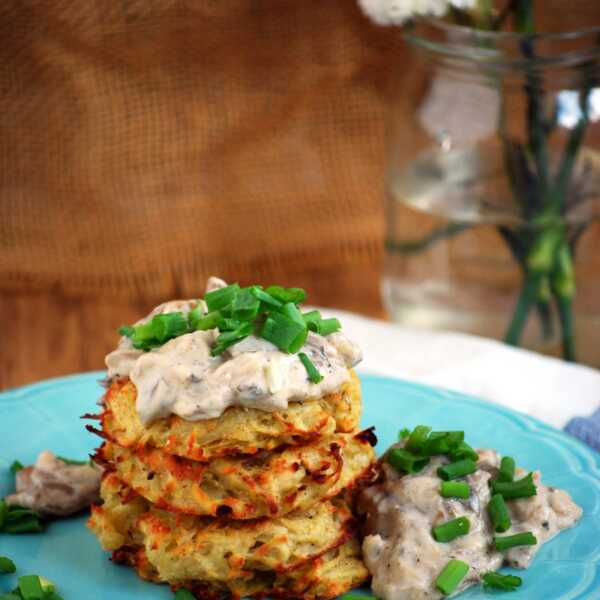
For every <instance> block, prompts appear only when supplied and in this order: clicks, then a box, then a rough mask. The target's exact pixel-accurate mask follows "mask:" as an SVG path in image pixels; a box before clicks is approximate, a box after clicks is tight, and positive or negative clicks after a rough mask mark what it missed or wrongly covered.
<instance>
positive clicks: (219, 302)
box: [204, 283, 240, 312]
mask: <svg viewBox="0 0 600 600" xmlns="http://www.w3.org/2000/svg"><path fill="white" fill-rule="evenodd" d="M239 291H240V286H239V285H238V284H237V283H232V284H231V285H228V286H225V287H224V288H219V289H217V290H213V291H212V292H208V293H207V294H205V296H204V302H206V307H207V308H208V312H212V311H213V310H221V309H223V308H225V307H227V306H229V305H230V304H231V303H232V302H233V299H234V298H235V296H236V295H237V293H238V292H239Z"/></svg>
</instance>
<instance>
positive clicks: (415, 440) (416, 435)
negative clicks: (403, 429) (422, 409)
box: [404, 425, 431, 453]
mask: <svg viewBox="0 0 600 600" xmlns="http://www.w3.org/2000/svg"><path fill="white" fill-rule="evenodd" d="M430 431H431V427H427V425H417V426H416V427H415V428H414V429H413V430H412V432H411V433H410V435H409V436H408V440H406V444H405V446H404V447H405V448H406V449H407V450H410V451H411V452H417V453H418V452H421V450H423V445H424V444H425V440H427V436H428V435H429V432H430Z"/></svg>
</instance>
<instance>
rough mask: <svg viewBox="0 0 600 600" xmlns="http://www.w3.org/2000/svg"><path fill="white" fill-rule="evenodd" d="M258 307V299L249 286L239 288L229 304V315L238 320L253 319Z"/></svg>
mask: <svg viewBox="0 0 600 600" xmlns="http://www.w3.org/2000/svg"><path fill="white" fill-rule="evenodd" d="M259 308H260V300H259V299H258V298H257V297H256V296H255V295H254V294H253V293H252V291H251V290H250V289H249V288H244V289H242V290H240V291H239V292H238V293H237V295H236V296H235V298H234V299H233V303H232V305H231V316H232V318H233V319H237V320H238V321H253V320H254V318H255V317H256V315H257V314H258V310H259Z"/></svg>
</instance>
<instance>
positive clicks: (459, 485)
mask: <svg viewBox="0 0 600 600" xmlns="http://www.w3.org/2000/svg"><path fill="white" fill-rule="evenodd" d="M440 494H441V495H442V496H443V497H444V498H463V499H466V498H468V497H469V496H470V495H471V488H470V487H469V484H468V483H467V482H466V481H442V486H441V488H440Z"/></svg>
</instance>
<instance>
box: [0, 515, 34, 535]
mask: <svg viewBox="0 0 600 600" xmlns="http://www.w3.org/2000/svg"><path fill="white" fill-rule="evenodd" d="M3 531H4V532H5V533H11V534H18V533H41V532H42V531H44V526H43V525H42V523H41V522H40V520H39V519H38V518H37V517H33V516H29V517H25V518H23V519H19V520H18V521H13V522H10V523H9V522H7V523H5V525H4V529H3Z"/></svg>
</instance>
